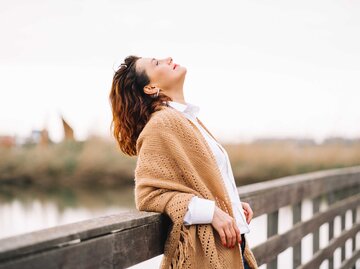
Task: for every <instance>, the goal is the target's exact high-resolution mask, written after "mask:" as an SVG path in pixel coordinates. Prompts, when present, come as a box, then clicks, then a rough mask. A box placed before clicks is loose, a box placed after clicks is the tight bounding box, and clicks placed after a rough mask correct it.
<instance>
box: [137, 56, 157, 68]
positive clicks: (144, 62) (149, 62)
mask: <svg viewBox="0 0 360 269" xmlns="http://www.w3.org/2000/svg"><path fill="white" fill-rule="evenodd" d="M154 63H155V61H154V58H140V59H138V60H137V62H136V68H137V69H138V70H149V69H150V68H152V67H153V65H154Z"/></svg>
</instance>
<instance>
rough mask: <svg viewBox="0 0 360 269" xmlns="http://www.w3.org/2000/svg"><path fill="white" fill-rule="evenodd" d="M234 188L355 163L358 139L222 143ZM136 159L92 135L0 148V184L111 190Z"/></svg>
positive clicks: (123, 181)
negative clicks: (348, 141)
mask: <svg viewBox="0 0 360 269" xmlns="http://www.w3.org/2000/svg"><path fill="white" fill-rule="evenodd" d="M223 146H224V148H225V149H226V150H227V152H228V154H229V157H230V160H231V165H232V168H233V173H234V177H235V180H236V183H237V185H238V186H241V185H245V184H250V183H255V182H260V181H265V180H270V179H274V178H279V177H283V176H288V175H294V174H301V173H306V172H311V171H318V170H324V169H331V168H341V167H348V166H354V165H359V164H360V143H353V144H350V145H349V144H344V143H338V144H336V143H334V144H321V145H317V144H305V145H304V144H300V143H295V142H294V141H290V142H289V141H278V142H265V143H264V142H262V143H250V144H224V145H223ZM136 158H137V157H129V156H126V155H124V154H123V153H122V152H121V151H120V150H119V149H118V148H117V145H116V144H115V143H113V142H111V141H108V140H105V139H102V138H98V137H93V138H91V139H89V140H87V141H83V142H75V141H68V142H63V143H58V144H53V145H50V146H48V147H46V148H44V147H40V146H36V145H35V146H27V147H16V148H10V149H0V184H2V186H8V187H10V186H17V187H20V188H21V187H26V188H27V187H30V186H31V187H35V188H40V189H51V188H54V187H55V188H58V187H65V188H68V187H70V188H78V187H79V188H82V187H85V186H91V187H92V188H94V189H96V188H97V187H104V188H109V187H110V188H111V187H120V186H131V185H132V184H133V178H134V169H135V166H136Z"/></svg>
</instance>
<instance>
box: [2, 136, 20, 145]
mask: <svg viewBox="0 0 360 269" xmlns="http://www.w3.org/2000/svg"><path fill="white" fill-rule="evenodd" d="M15 146H16V137H15V136H10V135H0V147H2V148H12V147H15Z"/></svg>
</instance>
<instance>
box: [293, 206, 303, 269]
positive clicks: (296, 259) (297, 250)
mask: <svg viewBox="0 0 360 269" xmlns="http://www.w3.org/2000/svg"><path fill="white" fill-rule="evenodd" d="M301 203H302V201H300V202H298V203H296V204H295V205H293V207H292V212H293V225H295V224H296V223H298V222H300V221H301ZM292 249H293V268H294V269H295V268H297V267H298V266H300V265H301V240H300V242H299V243H298V244H295V245H294V246H293V248H292Z"/></svg>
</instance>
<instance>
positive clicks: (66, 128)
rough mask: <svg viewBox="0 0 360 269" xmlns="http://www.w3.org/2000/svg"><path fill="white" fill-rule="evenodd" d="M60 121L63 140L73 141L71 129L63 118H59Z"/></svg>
mask: <svg viewBox="0 0 360 269" xmlns="http://www.w3.org/2000/svg"><path fill="white" fill-rule="evenodd" d="M61 121H62V124H63V128H64V140H75V138H74V130H73V128H71V126H70V125H69V124H68V123H67V122H66V121H65V119H64V117H63V116H61Z"/></svg>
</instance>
